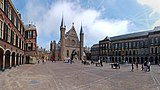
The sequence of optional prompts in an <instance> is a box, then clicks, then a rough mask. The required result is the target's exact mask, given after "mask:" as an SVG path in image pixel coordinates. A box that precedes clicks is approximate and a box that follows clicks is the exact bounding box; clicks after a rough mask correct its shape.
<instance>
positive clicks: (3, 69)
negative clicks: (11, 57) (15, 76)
mask: <svg viewBox="0 0 160 90" xmlns="http://www.w3.org/2000/svg"><path fill="white" fill-rule="evenodd" d="M2 71H5V54H3V67H2Z"/></svg>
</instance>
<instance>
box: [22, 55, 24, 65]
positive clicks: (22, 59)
mask: <svg viewBox="0 0 160 90" xmlns="http://www.w3.org/2000/svg"><path fill="white" fill-rule="evenodd" d="M22 64H24V56H22Z"/></svg>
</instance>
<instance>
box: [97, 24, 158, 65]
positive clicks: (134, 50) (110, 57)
mask: <svg viewBox="0 0 160 90" xmlns="http://www.w3.org/2000/svg"><path fill="white" fill-rule="evenodd" d="M99 58H100V59H102V60H104V61H106V62H120V63H121V62H129V63H132V62H133V63H135V62H138V63H144V61H145V60H147V61H150V62H151V63H152V64H159V63H160V26H158V27H155V28H154V29H153V30H149V31H143V32H137V33H131V34H126V35H120V36H115V37H110V38H109V37H106V38H105V39H104V40H101V41H99Z"/></svg>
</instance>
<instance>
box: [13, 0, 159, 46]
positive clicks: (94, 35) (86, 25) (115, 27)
mask: <svg viewBox="0 0 160 90" xmlns="http://www.w3.org/2000/svg"><path fill="white" fill-rule="evenodd" d="M12 2H13V4H14V5H15V8H16V9H17V10H18V11H19V12H20V13H21V14H22V20H23V21H24V23H25V24H28V23H32V24H35V25H36V27H37V31H38V45H39V46H42V47H45V48H47V49H49V43H50V41H51V40H56V41H57V42H58V41H59V38H60V37H59V32H60V30H59V26H60V22H61V19H62V15H63V17H64V22H65V25H66V26H67V30H66V31H68V30H69V29H70V28H71V26H72V22H74V23H75V28H76V31H77V34H78V35H79V32H80V26H81V23H82V26H83V31H84V35H85V43H84V44H85V46H92V45H93V44H95V43H98V41H99V40H102V39H104V38H105V37H106V36H109V37H112V36H117V35H121V34H127V33H133V32H138V31H144V30H151V29H153V28H154V27H155V26H158V25H160V5H159V3H160V0H12Z"/></svg>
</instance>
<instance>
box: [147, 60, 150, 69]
mask: <svg viewBox="0 0 160 90" xmlns="http://www.w3.org/2000/svg"><path fill="white" fill-rule="evenodd" d="M150 66H151V63H150V61H149V62H148V63H147V69H148V71H150Z"/></svg>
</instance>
